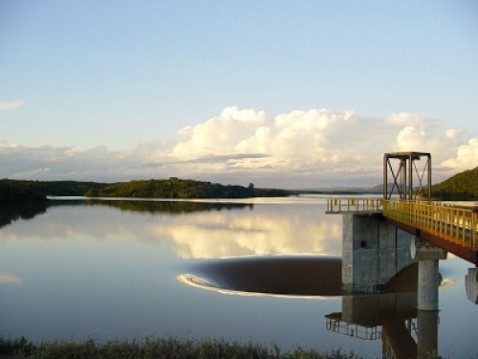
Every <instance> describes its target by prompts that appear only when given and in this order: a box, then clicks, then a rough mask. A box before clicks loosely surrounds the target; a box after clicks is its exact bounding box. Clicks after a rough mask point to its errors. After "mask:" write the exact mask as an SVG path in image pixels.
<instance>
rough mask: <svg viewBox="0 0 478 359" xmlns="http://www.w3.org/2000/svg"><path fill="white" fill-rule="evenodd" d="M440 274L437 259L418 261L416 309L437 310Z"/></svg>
mask: <svg viewBox="0 0 478 359" xmlns="http://www.w3.org/2000/svg"><path fill="white" fill-rule="evenodd" d="M439 286H440V275H439V273H438V259H437V260H419V261H418V293H417V296H418V298H417V307H418V310H438V287H439Z"/></svg>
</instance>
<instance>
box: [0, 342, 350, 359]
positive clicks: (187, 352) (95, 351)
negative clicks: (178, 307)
mask: <svg viewBox="0 0 478 359" xmlns="http://www.w3.org/2000/svg"><path fill="white" fill-rule="evenodd" d="M0 358H124V359H126V358H177V359H179V358H204V359H206V358H264V359H268V358H274V359H281V358H284V359H286V358H290V359H294V358H297V359H298V358H308V359H313V358H317V359H319V358H321V359H343V358H349V359H353V358H358V357H357V356H355V355H354V354H353V353H350V354H344V353H342V352H341V351H333V352H327V353H319V352H318V351H316V350H313V349H302V348H297V349H294V350H292V351H290V352H282V351H281V350H280V349H279V348H278V347H276V346H275V347H272V348H270V347H266V346H263V345H260V344H256V343H247V344H240V343H237V342H232V343H229V342H226V341H224V340H201V341H198V340H191V339H186V340H180V339H176V338H168V339H157V338H147V339H145V340H131V341H128V340H123V341H110V342H107V343H105V344H98V343H96V342H95V341H93V340H91V339H89V340H86V341H83V342H73V341H55V342H51V343H41V344H39V345H35V344H33V343H32V342H29V341H28V340H27V339H25V338H23V337H22V338H19V339H13V340H12V339H8V340H4V339H1V338H0Z"/></svg>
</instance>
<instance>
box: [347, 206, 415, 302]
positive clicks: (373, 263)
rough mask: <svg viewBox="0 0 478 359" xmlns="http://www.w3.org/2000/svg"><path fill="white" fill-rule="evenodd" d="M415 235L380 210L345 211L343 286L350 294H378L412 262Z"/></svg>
mask: <svg viewBox="0 0 478 359" xmlns="http://www.w3.org/2000/svg"><path fill="white" fill-rule="evenodd" d="M411 238H412V235H410V234H408V233H406V232H404V231H402V230H400V229H398V228H397V227H395V226H394V225H390V224H387V223H386V222H385V221H384V220H383V217H382V215H381V214H380V213H354V212H345V213H343V243H342V286H343V288H344V290H345V291H346V292H348V293H376V292H380V290H381V288H382V287H383V286H384V285H385V284H386V283H387V282H388V281H389V280H390V279H391V278H392V277H393V276H395V275H396V274H397V273H398V272H399V271H400V270H401V269H403V268H405V267H406V266H408V265H410V264H411V263H413V260H412V259H411V256H410V240H411Z"/></svg>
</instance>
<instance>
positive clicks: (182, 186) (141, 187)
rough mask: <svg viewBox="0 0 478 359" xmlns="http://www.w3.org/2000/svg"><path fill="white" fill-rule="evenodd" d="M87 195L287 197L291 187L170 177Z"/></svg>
mask: <svg viewBox="0 0 478 359" xmlns="http://www.w3.org/2000/svg"><path fill="white" fill-rule="evenodd" d="M85 195H86V196H88V197H127V198H130V197H132V198H246V197H285V196H289V195H291V192H290V191H285V190H280V189H266V188H255V187H254V185H253V184H252V183H251V184H249V186H248V187H243V186H233V185H222V184H219V183H211V182H202V181H194V180H186V179H180V178H176V177H171V178H169V179H151V180H142V181H130V182H120V183H114V184H111V185H109V186H105V187H100V188H91V189H89V190H88V191H87V192H86V194H85Z"/></svg>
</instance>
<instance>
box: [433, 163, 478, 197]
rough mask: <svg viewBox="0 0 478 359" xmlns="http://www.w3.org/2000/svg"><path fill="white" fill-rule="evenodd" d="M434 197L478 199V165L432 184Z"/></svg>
mask: <svg viewBox="0 0 478 359" xmlns="http://www.w3.org/2000/svg"><path fill="white" fill-rule="evenodd" d="M432 197H433V198H436V199H441V200H444V201H446V200H448V201H474V200H478V167H476V168H475V169H472V170H468V171H464V172H460V173H458V174H456V175H454V176H453V177H450V178H448V179H447V180H445V181H443V182H441V183H438V184H436V185H434V186H432Z"/></svg>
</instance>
